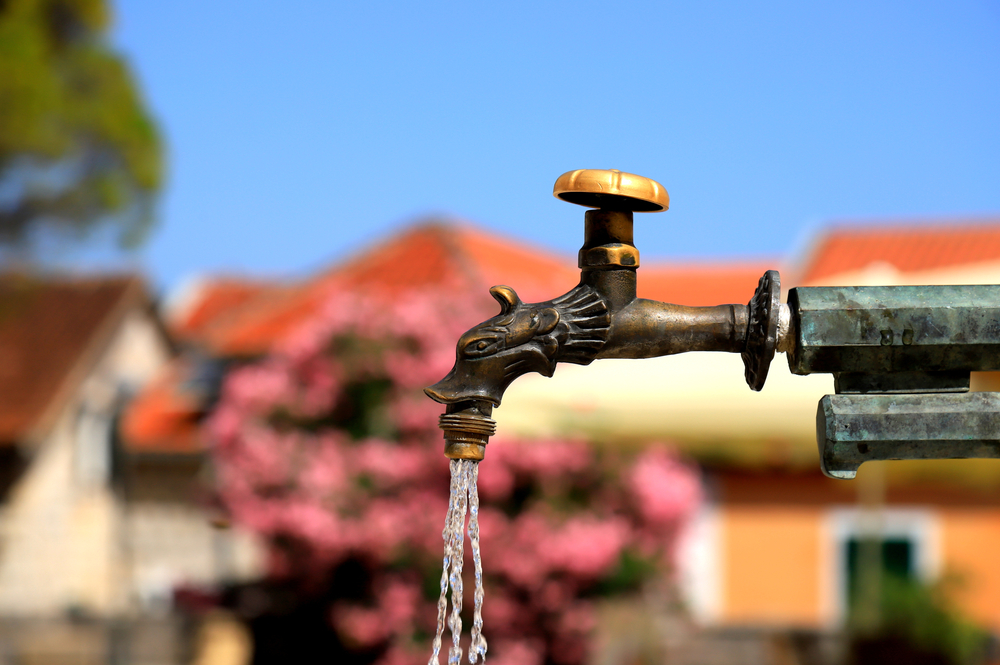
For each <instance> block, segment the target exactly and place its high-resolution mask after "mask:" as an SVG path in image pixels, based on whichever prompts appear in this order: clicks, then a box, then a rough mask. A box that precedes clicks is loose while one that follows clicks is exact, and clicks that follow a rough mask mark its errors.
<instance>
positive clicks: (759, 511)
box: [721, 505, 823, 626]
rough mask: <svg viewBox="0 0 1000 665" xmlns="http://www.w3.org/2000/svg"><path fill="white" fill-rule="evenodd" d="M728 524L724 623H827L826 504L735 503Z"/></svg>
mask: <svg viewBox="0 0 1000 665" xmlns="http://www.w3.org/2000/svg"><path fill="white" fill-rule="evenodd" d="M722 527H723V528H722V539H721V540H722V543H721V546H722V549H723V556H722V557H721V558H722V576H723V580H722V601H723V602H722V608H721V619H722V621H723V622H726V623H735V624H755V625H757V624H781V625H797V626H817V625H819V624H820V623H821V620H822V618H823V617H821V609H820V608H821V602H820V600H821V599H820V594H821V589H820V586H821V579H822V575H821V570H820V561H821V559H820V557H821V544H822V536H823V534H822V511H821V509H820V508H818V507H811V506H809V507H782V506H780V505H762V506H731V507H726V508H724V509H723V515H722Z"/></svg>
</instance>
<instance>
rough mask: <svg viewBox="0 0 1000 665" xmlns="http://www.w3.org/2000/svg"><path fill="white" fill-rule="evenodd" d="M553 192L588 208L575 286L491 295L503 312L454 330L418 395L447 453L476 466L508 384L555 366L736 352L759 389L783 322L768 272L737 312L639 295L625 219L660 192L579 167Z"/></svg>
mask: <svg viewBox="0 0 1000 665" xmlns="http://www.w3.org/2000/svg"><path fill="white" fill-rule="evenodd" d="M553 194H554V195H555V196H556V197H558V198H560V199H562V200H563V201H568V202H570V203H575V204H578V205H581V206H585V207H587V208H592V209H591V210H588V211H587V212H586V214H585V215H584V242H583V247H582V248H581V249H580V253H579V267H580V283H579V284H577V286H575V287H574V288H573V289H572V290H570V291H569V292H568V293H566V294H564V295H561V296H559V297H558V298H553V299H552V300H547V301H544V302H539V303H523V302H521V300H520V298H518V296H517V293H515V292H514V289H512V288H510V287H509V286H494V287H493V288H491V289H490V294H492V296H493V297H494V298H495V299H496V300H497V302H498V303H500V313H499V314H498V315H496V316H494V317H493V318H491V319H489V320H488V321H484V322H483V323H481V324H479V325H478V326H476V327H474V328H472V329H471V330H469V331H468V332H466V333H465V334H464V335H462V337H461V338H460V339H459V341H458V349H457V352H456V360H455V366H454V367H453V368H452V370H451V372H449V374H448V375H447V376H446V377H445V378H443V379H442V380H441V381H439V382H437V383H435V384H434V385H433V386H430V387H428V388H426V389H425V392H426V393H427V395H428V396H430V397H431V398H432V399H434V400H436V401H438V402H440V403H442V404H445V405H446V406H447V408H446V412H445V414H444V415H442V416H441V419H440V427H441V429H442V430H443V431H444V435H445V455H446V456H447V457H450V458H452V459H473V460H481V459H483V456H484V454H485V451H486V444H487V442H488V441H489V437H490V436H492V435H493V433H494V432H495V431H496V422H495V421H494V420H493V419H492V418H491V415H492V411H493V407H495V406H499V405H500V401H501V399H502V398H503V393H504V391H505V390H506V389H507V386H509V385H510V384H511V383H513V381H514V380H515V379H517V378H518V377H519V376H521V375H523V374H527V373H528V372H538V373H540V374H543V375H545V376H552V374H553V372H555V368H556V364H557V363H560V362H568V363H574V364H577V365H589V364H590V363H591V362H592V361H593V360H595V359H597V358H654V357H657V356H665V355H671V354H676V353H684V352H686V351H727V352H730V353H740V354H742V356H743V362H744V365H745V368H746V372H745V376H746V380H747V383H748V384H749V386H750V387H751V388H752V389H753V390H760V389H761V388H762V387H763V385H764V380H765V379H766V377H767V370H768V367H769V366H770V363H771V360H772V358H773V357H774V352H775V348H776V346H777V344H778V329H779V319H783V318H787V307H786V306H782V305H780V281H779V276H778V273H777V271H774V270H769V271H767V272H766V273H764V275H763V276H762V277H761V279H760V282H759V284H758V286H757V290H756V292H755V293H754V295H753V297H752V298H751V299H750V301H749V303H748V304H746V305H741V304H740V305H717V306H714V307H687V306H683V305H673V304H669V303H662V302H657V301H655V300H646V299H644V298H637V297H636V272H637V270H638V268H639V250H638V249H636V247H635V244H634V242H633V237H632V216H633V213H636V212H662V211H664V210H666V209H667V207H668V206H669V203H670V198H669V196H668V195H667V192H666V190H665V189H664V188H663V186H662V185H660V184H659V183H658V182H656V181H654V180H650V179H649V178H644V177H642V176H637V175H633V174H630V173H623V172H620V171H616V170H610V171H606V170H595V169H585V170H578V171H570V172H569V173H564V174H563V175H561V176H560V177H559V179H558V180H556V183H555V186H554V188H553ZM782 309H784V312H782ZM782 328H783V330H784V326H782Z"/></svg>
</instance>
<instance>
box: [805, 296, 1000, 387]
mask: <svg viewBox="0 0 1000 665" xmlns="http://www.w3.org/2000/svg"><path fill="white" fill-rule="evenodd" d="M788 304H789V307H790V309H791V312H792V328H793V330H794V334H795V344H794V346H793V349H792V351H791V352H790V353H789V354H788V366H789V368H790V369H791V370H792V372H793V373H795V374H812V373H816V372H860V373H864V374H887V373H896V372H913V371H919V372H947V371H955V370H962V371H966V372H968V371H987V370H998V369H1000V286H996V285H986V286H983V285H976V286H836V287H806V288H801V287H800V288H796V289H792V290H791V291H789V292H788Z"/></svg>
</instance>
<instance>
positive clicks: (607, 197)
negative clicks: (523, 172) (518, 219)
mask: <svg viewBox="0 0 1000 665" xmlns="http://www.w3.org/2000/svg"><path fill="white" fill-rule="evenodd" d="M552 194H553V196H555V197H556V198H560V199H562V200H563V201H569V202H570V203H575V204H577V205H581V206H585V207H587V208H601V209H603V210H630V211H632V212H661V211H663V210H666V209H667V208H669V207H670V196H669V195H668V194H667V190H665V189H664V188H663V185H661V184H660V183H658V182H656V181H655V180H650V179H649V178H644V177H642V176H641V175H633V174H632V173H623V172H622V171H618V170H615V169H612V170H610V171H608V170H604V169H578V170H576V171H569V172H568V173H563V174H562V175H561V176H559V178H558V179H557V180H556V184H555V186H553V188H552Z"/></svg>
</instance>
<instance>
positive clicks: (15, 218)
mask: <svg viewBox="0 0 1000 665" xmlns="http://www.w3.org/2000/svg"><path fill="white" fill-rule="evenodd" d="M107 25H108V10H107V8H106V6H105V4H104V1H103V0H9V1H8V2H6V3H4V4H2V5H0V187H6V188H8V189H10V190H12V191H13V192H15V194H14V196H13V197H12V199H11V200H9V201H8V200H4V201H3V202H0V242H5V243H9V244H23V243H25V242H27V241H28V240H29V239H30V238H29V236H30V234H31V233H32V231H33V229H36V228H38V227H41V226H45V227H48V228H52V229H54V230H59V231H62V232H69V234H70V235H72V236H82V235H83V234H84V232H85V231H86V230H88V229H89V228H91V227H93V226H95V225H98V224H103V223H114V224H116V225H118V226H119V227H120V231H119V241H120V243H121V244H122V245H123V246H129V245H135V244H138V242H140V241H141V240H142V239H143V238H144V237H145V232H146V230H147V228H148V226H149V225H150V223H151V214H150V210H151V201H152V196H153V194H154V193H155V192H156V190H157V189H158V187H159V186H160V184H161V182H162V179H163V154H162V146H161V143H160V138H159V135H158V132H157V130H156V126H155V123H154V122H153V120H152V119H151V118H150V116H149V114H148V112H147V111H146V109H145V108H144V106H143V104H142V102H141V99H140V98H139V94H138V92H137V91H136V88H135V85H134V83H133V81H132V78H131V75H130V74H129V71H128V67H127V65H126V64H125V62H124V61H123V59H122V58H121V57H120V56H118V55H116V54H115V53H113V52H112V51H111V50H110V49H109V48H108V47H107V46H106V44H105V42H104V35H103V31H104V30H105V29H106V27H107Z"/></svg>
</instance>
